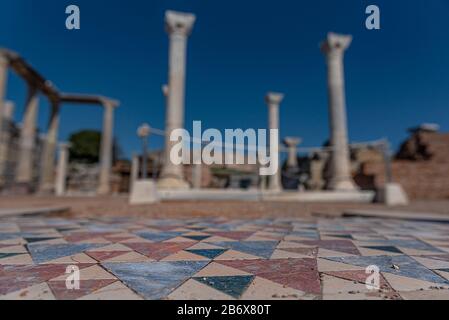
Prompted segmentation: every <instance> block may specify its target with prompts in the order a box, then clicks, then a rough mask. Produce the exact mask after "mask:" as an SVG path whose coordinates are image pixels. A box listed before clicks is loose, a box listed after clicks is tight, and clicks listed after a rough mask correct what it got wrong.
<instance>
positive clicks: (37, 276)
mask: <svg viewBox="0 0 449 320" xmlns="http://www.w3.org/2000/svg"><path fill="white" fill-rule="evenodd" d="M92 265H93V264H91V263H85V264H78V265H77V266H78V267H79V268H80V269H84V268H87V267H90V266H92ZM68 266H69V265H68V264H49V265H38V266H0V295H4V294H8V293H11V292H14V291H17V290H21V289H25V288H27V287H29V286H32V285H35V284H39V283H42V282H46V281H48V280H50V279H53V278H56V277H58V276H60V275H63V274H65V272H66V269H67V267H68Z"/></svg>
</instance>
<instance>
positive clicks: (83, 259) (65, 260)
mask: <svg viewBox="0 0 449 320" xmlns="http://www.w3.org/2000/svg"><path fill="white" fill-rule="evenodd" d="M78 263H97V261H96V260H94V259H92V258H91V257H89V256H88V255H86V254H85V253H78V254H76V255H73V256H70V257H62V258H58V259H55V260H51V261H47V262H45V263H42V264H78Z"/></svg>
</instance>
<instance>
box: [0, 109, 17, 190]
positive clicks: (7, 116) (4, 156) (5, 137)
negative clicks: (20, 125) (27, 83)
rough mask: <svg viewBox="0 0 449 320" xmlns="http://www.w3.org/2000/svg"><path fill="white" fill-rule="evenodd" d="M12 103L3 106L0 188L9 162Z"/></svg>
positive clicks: (0, 134)
mask: <svg viewBox="0 0 449 320" xmlns="http://www.w3.org/2000/svg"><path fill="white" fill-rule="evenodd" d="M13 114H14V103H12V102H11V101H6V102H5V103H4V105H3V122H4V123H3V127H2V128H3V132H2V131H0V188H1V187H2V186H3V185H4V184H5V182H6V180H5V179H6V177H5V173H6V170H7V169H6V168H7V166H8V161H9V157H8V155H9V147H10V142H11V131H10V130H9V129H10V128H9V124H10V123H11V121H12V120H13Z"/></svg>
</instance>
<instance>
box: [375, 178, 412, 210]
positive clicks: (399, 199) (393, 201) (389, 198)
mask: <svg viewBox="0 0 449 320" xmlns="http://www.w3.org/2000/svg"><path fill="white" fill-rule="evenodd" d="M377 201H378V202H381V203H384V204H385V205H387V206H406V205H408V204H409V199H408V196H407V193H406V192H405V191H404V189H403V188H402V186H401V185H400V184H398V183H387V184H386V185H385V186H384V187H383V188H382V189H380V190H379V191H378V195H377Z"/></svg>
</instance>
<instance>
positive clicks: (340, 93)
mask: <svg viewBox="0 0 449 320" xmlns="http://www.w3.org/2000/svg"><path fill="white" fill-rule="evenodd" d="M351 41H352V37H351V36H346V35H338V34H334V33H329V34H328V36H327V39H326V40H325V41H324V42H323V43H322V45H321V50H322V52H323V53H324V55H325V56H326V62H327V84H328V94H329V114H330V132H331V138H330V140H331V146H332V148H333V150H332V157H331V179H330V182H329V185H328V188H329V189H331V190H340V191H351V190H356V189H357V188H356V186H355V184H354V181H353V179H352V176H351V166H350V154H349V146H348V128H347V119H346V98H345V81H344V67H343V59H344V53H345V51H346V49H347V48H348V47H349V45H350V44H351Z"/></svg>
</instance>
